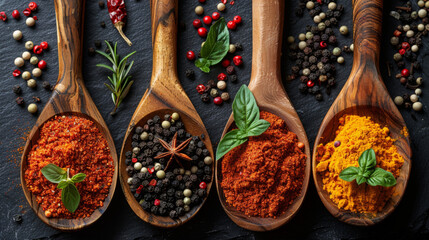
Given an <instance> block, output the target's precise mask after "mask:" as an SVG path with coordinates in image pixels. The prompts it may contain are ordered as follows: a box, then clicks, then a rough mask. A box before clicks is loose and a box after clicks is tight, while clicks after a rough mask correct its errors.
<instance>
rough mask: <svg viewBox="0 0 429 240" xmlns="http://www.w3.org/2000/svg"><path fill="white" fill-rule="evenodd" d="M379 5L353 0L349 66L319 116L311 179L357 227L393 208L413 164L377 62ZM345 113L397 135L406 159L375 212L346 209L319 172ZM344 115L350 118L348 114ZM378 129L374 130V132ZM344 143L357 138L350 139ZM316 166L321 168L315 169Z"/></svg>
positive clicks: (379, 218) (333, 210)
mask: <svg viewBox="0 0 429 240" xmlns="http://www.w3.org/2000/svg"><path fill="white" fill-rule="evenodd" d="M382 9H383V1H382V0H353V23H354V27H353V29H354V34H353V36H354V49H355V50H354V58H353V68H352V71H351V73H350V76H349V79H348V80H347V82H346V84H345V86H344V87H343V89H342V90H341V92H340V94H339V95H338V97H337V99H336V100H335V102H334V103H333V104H332V106H331V108H330V109H329V111H328V113H327V114H326V116H325V118H324V119H323V122H322V124H321V126H320V129H319V132H318V134H317V137H316V140H315V143H314V149H313V178H314V182H315V185H316V188H317V191H318V194H319V196H320V198H321V200H322V202H323V204H324V205H325V207H326V208H327V209H328V211H329V212H330V213H331V214H332V215H333V216H335V217H336V218H338V219H339V220H341V221H343V222H346V223H348V224H352V225H359V226H369V225H373V224H376V223H378V222H380V221H382V220H383V219H385V218H386V217H387V216H388V215H389V214H391V213H392V212H393V210H394V209H395V208H396V206H397V205H398V204H399V202H400V200H401V198H402V196H403V194H404V191H405V188H406V186H407V182H408V178H409V174H410V169H411V159H410V158H411V149H410V139H409V137H408V131H407V128H406V125H405V122H404V119H403V118H402V116H401V114H400V112H399V111H398V109H397V108H396V106H395V104H394V103H393V101H392V99H391V97H390V95H389V93H388V92H387V89H386V86H385V85H384V83H383V80H382V78H381V75H380V71H379V66H378V65H379V53H380V44H381V43H380V38H381V33H382V31H381V26H382V25H381V21H382ZM345 115H358V116H361V117H370V120H371V121H373V122H374V125H375V124H379V126H380V127H381V128H384V127H387V128H388V130H387V129H386V131H388V133H389V136H388V138H389V139H390V138H393V139H395V141H394V145H395V147H396V149H397V152H398V153H399V155H400V156H402V158H403V160H404V163H403V165H402V167H401V168H400V169H399V177H398V178H397V179H396V181H397V184H396V186H394V187H393V188H394V189H393V190H392V189H391V190H392V191H393V194H392V196H391V197H390V199H388V200H387V202H386V204H385V205H384V207H382V209H381V210H380V211H377V212H376V213H368V212H365V211H353V212H352V211H350V210H344V209H343V208H342V207H341V206H342V205H344V204H346V203H345V202H344V201H342V202H341V204H335V203H334V202H333V200H332V199H331V198H330V195H329V194H328V191H327V190H326V188H327V187H326V185H325V184H328V183H327V182H326V181H327V180H326V179H325V182H323V180H322V175H321V174H320V168H321V166H320V165H319V166H318V163H319V162H320V159H321V157H322V155H323V152H324V145H325V146H326V144H327V143H329V142H332V141H334V139H335V138H336V136H337V134H339V130H338V127H339V126H340V125H342V124H344V117H345ZM346 119H349V118H348V117H346ZM362 121H367V120H365V119H364V120H362ZM376 130H377V129H374V131H376ZM366 137H368V138H369V137H370V136H361V138H359V139H362V141H365V138H366ZM339 144H342V143H339V142H338V143H337V144H336V145H337V146H338V145H339ZM348 144H358V143H357V142H355V143H353V142H352V143H350V142H349V143H348ZM337 146H335V147H337ZM331 157H332V156H331ZM317 166H318V167H319V169H318V170H319V171H318V170H317V169H316V167H317ZM326 168H327V169H332V168H334V167H332V168H331V167H329V166H326ZM332 181H334V180H332ZM353 184H355V183H353ZM356 186H357V185H356ZM367 187H371V186H366V185H365V183H364V185H362V186H361V185H359V187H356V188H355V189H358V188H359V191H365V192H366V191H367V189H366V188H367ZM338 191H341V190H338ZM381 191H383V190H381ZM351 194H353V193H351ZM380 194H381V193H380ZM368 204H371V203H368ZM374 204H375V203H374ZM339 206H340V207H339Z"/></svg>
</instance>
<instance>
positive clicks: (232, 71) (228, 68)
mask: <svg viewBox="0 0 429 240" xmlns="http://www.w3.org/2000/svg"><path fill="white" fill-rule="evenodd" d="M234 72H235V70H234V66H228V67H227V68H226V73H227V74H228V75H231V74H234Z"/></svg>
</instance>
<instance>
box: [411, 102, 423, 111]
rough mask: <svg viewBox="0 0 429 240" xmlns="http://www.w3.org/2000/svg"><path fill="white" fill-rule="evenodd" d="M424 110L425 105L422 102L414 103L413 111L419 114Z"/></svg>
mask: <svg viewBox="0 0 429 240" xmlns="http://www.w3.org/2000/svg"><path fill="white" fill-rule="evenodd" d="M422 109H423V104H422V103H421V102H415V103H413V110H414V111H416V112H419V111H421V110H422Z"/></svg>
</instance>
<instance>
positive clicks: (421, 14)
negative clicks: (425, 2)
mask: <svg viewBox="0 0 429 240" xmlns="http://www.w3.org/2000/svg"><path fill="white" fill-rule="evenodd" d="M418 14H419V17H420V18H425V17H426V16H427V15H428V12H427V11H426V9H424V8H422V9H420V10H419V12H418Z"/></svg>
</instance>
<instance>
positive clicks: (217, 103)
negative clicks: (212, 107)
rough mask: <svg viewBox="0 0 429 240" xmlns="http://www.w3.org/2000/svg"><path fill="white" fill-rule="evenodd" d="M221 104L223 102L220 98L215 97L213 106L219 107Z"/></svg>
mask: <svg viewBox="0 0 429 240" xmlns="http://www.w3.org/2000/svg"><path fill="white" fill-rule="evenodd" d="M222 102H223V100H222V98H220V97H215V98H214V99H213V103H214V104H216V105H221V104H222Z"/></svg>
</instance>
